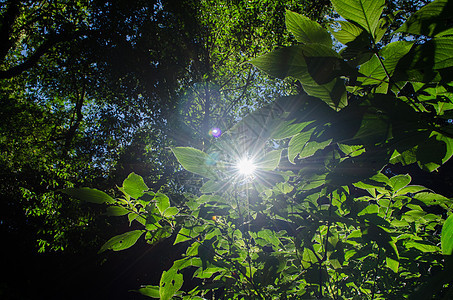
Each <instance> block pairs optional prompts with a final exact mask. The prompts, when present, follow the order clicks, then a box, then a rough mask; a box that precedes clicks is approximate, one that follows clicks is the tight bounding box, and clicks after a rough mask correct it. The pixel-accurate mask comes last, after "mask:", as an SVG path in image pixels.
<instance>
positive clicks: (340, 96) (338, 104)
mask: <svg viewBox="0 0 453 300" xmlns="http://www.w3.org/2000/svg"><path fill="white" fill-rule="evenodd" d="M302 87H303V89H304V91H305V92H306V93H307V94H309V95H310V96H313V97H317V98H319V99H321V100H323V101H324V102H325V103H327V104H328V105H329V106H330V107H331V108H333V109H335V110H340V109H342V108H344V107H346V105H347V104H348V98H347V93H346V87H345V85H344V81H343V80H342V79H340V78H335V79H334V80H333V81H331V82H329V83H327V84H322V85H317V84H316V85H310V84H302Z"/></svg>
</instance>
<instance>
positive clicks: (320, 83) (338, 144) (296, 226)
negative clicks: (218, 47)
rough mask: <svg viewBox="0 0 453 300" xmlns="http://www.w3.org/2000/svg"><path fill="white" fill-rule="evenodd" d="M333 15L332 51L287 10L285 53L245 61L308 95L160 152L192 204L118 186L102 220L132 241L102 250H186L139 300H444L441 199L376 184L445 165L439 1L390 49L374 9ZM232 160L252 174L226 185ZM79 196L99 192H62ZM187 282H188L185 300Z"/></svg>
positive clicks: (445, 227)
mask: <svg viewBox="0 0 453 300" xmlns="http://www.w3.org/2000/svg"><path fill="white" fill-rule="evenodd" d="M332 4H333V6H334V8H335V9H336V11H337V12H338V13H339V14H340V15H341V16H342V17H343V19H344V20H341V21H338V22H335V24H336V25H335V26H336V27H334V28H332V30H331V31H330V32H331V34H332V35H333V37H334V38H335V39H336V41H335V42H332V41H331V40H330V38H328V33H327V31H326V30H325V29H324V28H323V27H321V26H319V25H318V24H317V23H315V22H313V21H311V20H309V19H308V18H306V17H304V16H302V15H298V14H296V13H293V12H289V11H288V12H287V15H286V22H287V28H288V29H289V30H290V31H291V32H292V33H293V34H294V36H295V37H296V39H297V41H298V42H299V44H298V45H294V46H289V47H284V48H279V49H276V50H274V51H272V52H270V53H268V54H265V55H264V56H261V57H259V58H256V59H253V60H252V61H251V62H252V63H253V64H254V65H255V66H257V67H259V68H260V69H262V70H263V71H265V72H267V73H269V74H270V75H272V76H275V77H279V78H284V77H287V76H291V77H293V78H295V79H297V80H299V81H300V83H301V84H302V87H303V90H304V91H305V93H306V94H301V95H298V96H288V97H282V98H280V99H278V100H276V101H274V102H273V103H271V104H269V105H267V106H264V107H263V108H261V109H258V110H256V111H254V112H253V113H251V114H249V115H248V116H247V117H245V118H243V119H242V120H241V121H240V122H238V123H237V124H236V125H235V126H233V127H232V128H231V129H230V130H229V131H228V132H226V133H224V134H223V135H222V136H221V137H220V138H218V139H217V140H215V142H214V143H213V144H212V146H211V147H210V148H209V149H206V150H205V151H201V150H197V149H194V148H190V147H174V148H172V151H173V153H174V155H175V156H176V158H177V159H178V161H179V162H180V164H181V165H182V166H183V167H184V168H185V169H186V170H188V171H190V172H193V173H195V174H198V175H201V176H203V177H205V179H206V180H205V181H204V185H203V186H202V187H201V189H200V194H197V195H190V194H187V195H186V197H187V201H186V202H185V203H180V204H178V205H177V207H176V206H172V203H171V202H170V200H169V198H168V197H166V196H165V195H163V194H159V193H153V192H150V191H149V190H148V187H147V186H146V185H145V184H144V182H143V180H142V179H141V177H139V176H137V175H135V174H131V175H130V176H129V177H128V179H126V180H125V181H124V183H123V186H122V187H121V188H120V190H121V192H122V193H123V196H122V197H121V198H116V199H115V200H114V202H112V203H110V204H109V206H108V207H107V212H108V213H109V214H110V215H117V216H123V215H127V217H128V219H129V222H130V223H131V224H132V222H133V221H135V222H136V223H138V224H141V229H138V230H133V231H130V232H128V233H124V234H122V235H120V236H116V237H113V238H112V239H110V240H109V241H108V242H107V243H106V244H105V245H104V246H103V247H102V248H101V251H104V250H106V249H113V250H121V249H125V248H128V247H130V246H132V245H133V244H134V243H135V242H136V241H137V239H138V238H140V237H141V236H142V235H143V234H145V239H146V240H147V241H148V243H151V244H152V243H156V242H158V241H159V240H160V239H161V238H165V237H170V236H172V237H174V239H175V240H174V243H175V244H178V243H186V244H187V251H186V253H185V254H184V255H183V257H182V258H181V259H180V260H176V261H175V262H174V263H173V266H172V267H171V268H170V269H169V270H168V271H165V272H164V273H163V274H162V277H161V281H160V283H159V285H158V286H144V287H142V288H141V289H140V290H139V292H141V293H142V294H144V295H147V296H150V297H154V298H161V299H171V298H172V297H173V298H177V299H202V298H201V297H206V296H208V295H211V296H212V297H215V296H219V297H221V298H222V299H312V298H323V297H324V298H329V299H330V298H332V299H351V298H360V299H362V298H363V299H375V298H379V299H390V298H392V299H401V298H406V297H412V298H419V299H426V298H429V297H433V296H436V297H446V298H448V295H451V293H452V292H453V291H452V287H451V283H452V281H453V278H452V276H451V265H450V264H451V262H450V257H449V256H448V255H450V254H451V251H452V243H451V236H452V234H453V226H452V217H451V210H452V205H453V203H452V201H451V200H450V199H448V198H446V197H444V196H441V195H439V194H436V193H434V192H433V191H431V190H429V189H427V188H426V187H423V186H420V185H411V184H410V183H411V180H412V179H411V177H410V176H409V175H408V174H400V175H394V176H391V177H389V176H387V175H386V174H385V173H384V172H383V171H382V170H383V168H384V166H386V165H387V164H401V165H409V164H413V163H417V164H418V166H419V167H420V168H422V169H424V170H426V171H434V170H437V169H438V168H439V167H441V166H442V165H443V164H444V163H445V162H446V161H447V160H449V159H450V157H451V156H452V155H453V147H452V142H453V139H452V137H453V136H452V133H453V132H452V130H451V118H452V115H451V114H452V109H453V105H452V102H451V99H452V95H451V88H452V82H451V71H452V68H453V64H452V62H453V60H452V56H451V51H450V49H451V43H452V38H451V35H450V33H451V27H449V26H451V23H448V22H447V23H445V22H443V21H441V20H443V17H440V16H451V12H452V10H451V3H450V2H448V1H445V0H437V1H434V2H432V3H430V4H428V5H426V6H425V7H423V8H422V9H420V10H419V11H418V12H417V13H415V14H414V15H412V16H411V17H410V18H409V19H408V20H407V21H406V23H404V24H403V25H402V26H401V27H400V29H398V30H397V32H398V33H404V34H407V35H406V38H404V39H403V40H401V41H393V42H390V43H383V42H381V38H382V37H383V36H384V35H385V34H386V33H385V28H386V23H385V22H386V20H384V19H383V18H380V16H381V13H382V12H383V11H384V8H385V2H384V1H372V0H357V1H356V0H354V1H345V0H335V1H332ZM433 16H434V17H433ZM447 18H448V17H447ZM338 43H342V44H343V45H342V46H341V47H339V49H340V50H339V51H338V52H336V51H335V50H333V49H332V47H333V46H332V45H339V44H338ZM244 157H248V158H249V159H251V160H253V161H254V163H255V164H256V171H255V172H254V173H253V174H251V175H244V174H241V173H239V168H238V166H237V162H238V161H240V160H241V159H243V158H244ZM286 158H287V160H286ZM78 191H79V192H83V193H93V196H94V193H98V192H97V191H95V190H66V193H68V194H72V195H73V196H74V195H75V194H74V193H78ZM139 226H140V225H139ZM442 254H444V256H443V255H442ZM445 255H447V256H445ZM183 273H184V275H183ZM187 274H189V275H190V274H191V275H192V276H193V277H194V278H198V279H200V280H201V283H200V284H199V285H198V286H196V287H195V288H193V289H192V290H189V291H185V292H184V291H182V290H181V288H182V286H183V278H184V276H187ZM396 282H399V283H401V284H395V283H396ZM423 286H429V288H423Z"/></svg>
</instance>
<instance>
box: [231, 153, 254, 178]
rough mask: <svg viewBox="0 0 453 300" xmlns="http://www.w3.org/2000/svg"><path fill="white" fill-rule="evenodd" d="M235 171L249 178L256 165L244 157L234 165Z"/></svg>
mask: <svg viewBox="0 0 453 300" xmlns="http://www.w3.org/2000/svg"><path fill="white" fill-rule="evenodd" d="M236 169H237V170H238V172H239V174H242V175H244V176H250V175H252V174H253V173H254V172H255V170H256V165H255V164H254V162H253V160H251V159H250V158H248V157H244V158H242V159H241V160H239V161H238V163H237V164H236Z"/></svg>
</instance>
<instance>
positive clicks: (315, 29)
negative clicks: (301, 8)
mask: <svg viewBox="0 0 453 300" xmlns="http://www.w3.org/2000/svg"><path fill="white" fill-rule="evenodd" d="M286 27H287V28H288V30H289V31H290V32H291V33H292V34H294V36H295V37H296V40H297V41H298V42H300V43H304V44H324V45H326V46H328V47H332V39H331V37H330V34H329V33H328V32H327V31H326V30H325V29H324V28H322V26H321V25H319V24H318V23H316V22H315V21H312V20H310V19H309V18H307V17H305V16H303V15H300V14H298V13H295V12H292V11H286Z"/></svg>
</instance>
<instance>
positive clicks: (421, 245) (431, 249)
mask: <svg viewBox="0 0 453 300" xmlns="http://www.w3.org/2000/svg"><path fill="white" fill-rule="evenodd" d="M404 245H405V246H406V248H408V249H410V248H415V249H417V250H420V251H422V252H425V253H426V252H438V251H439V247H436V246H434V245H429V244H425V243H419V242H416V241H408V242H407V243H405V244H404Z"/></svg>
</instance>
